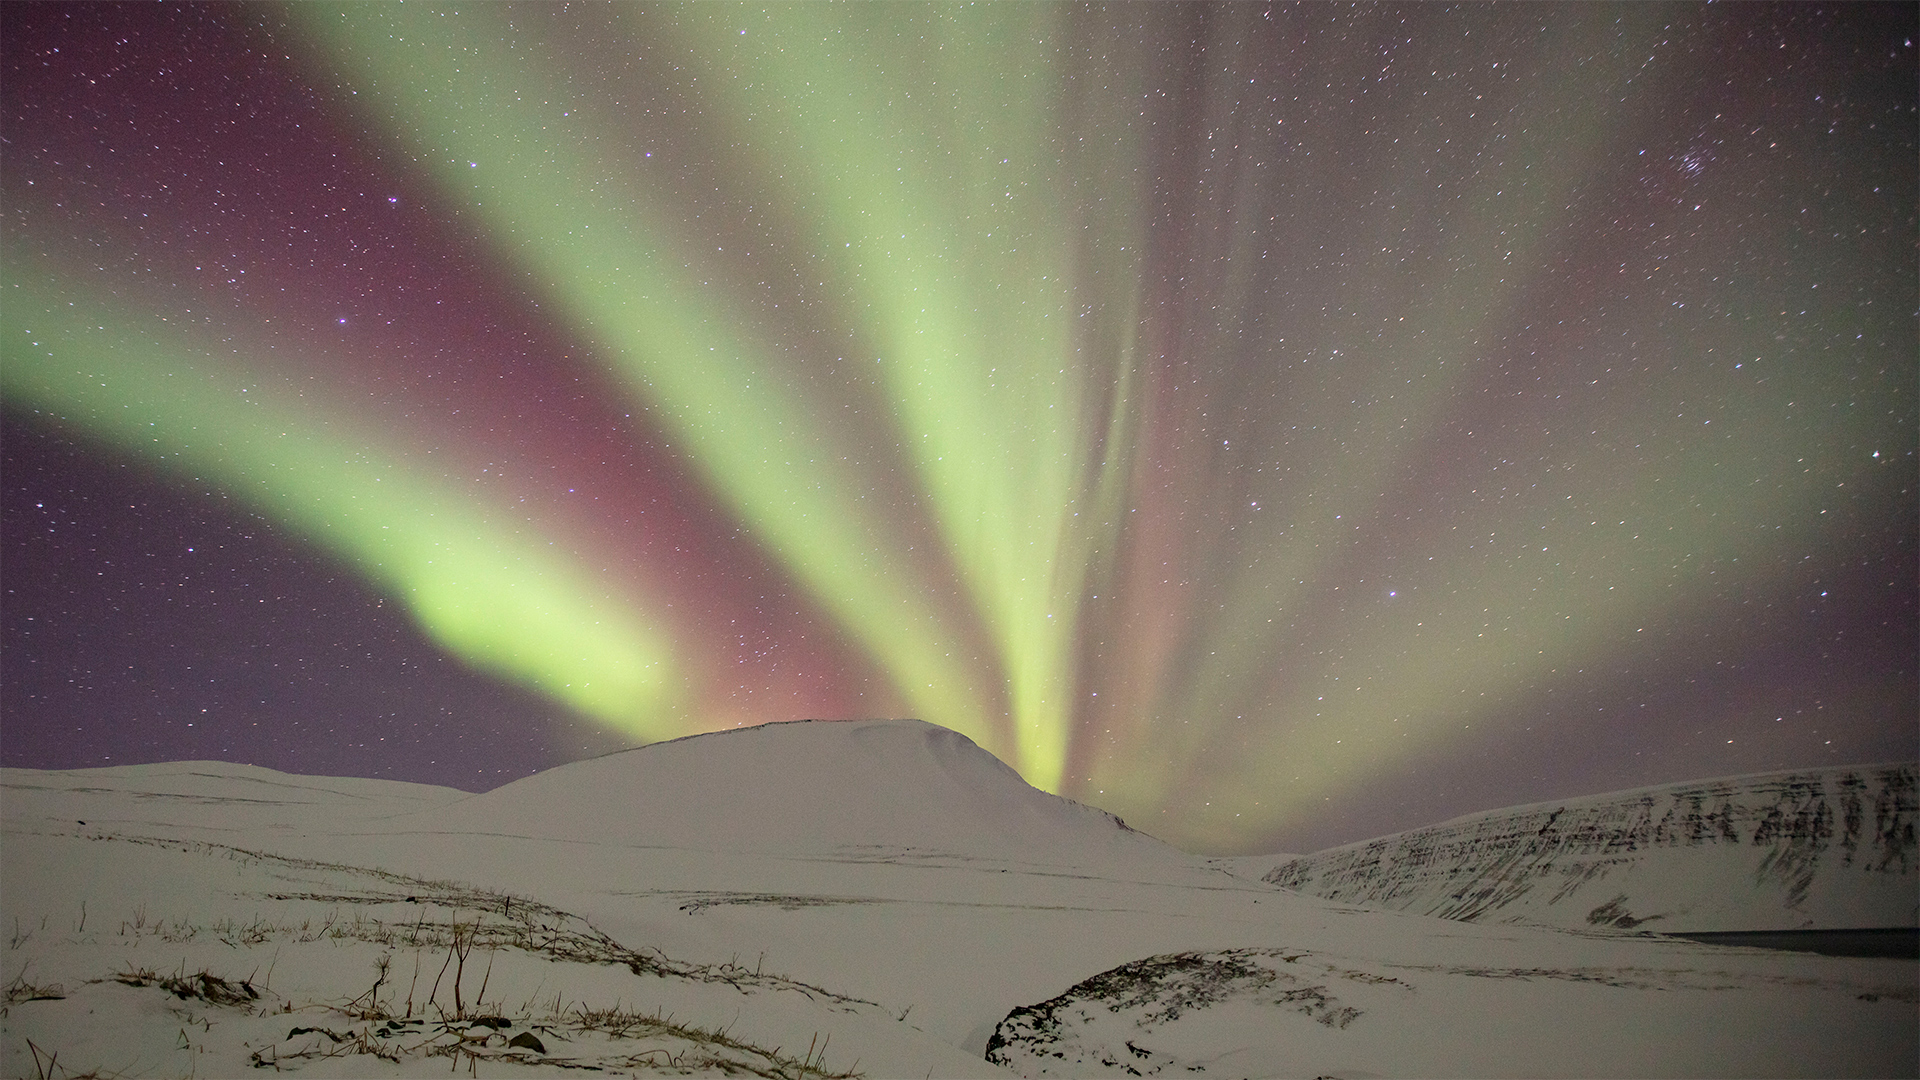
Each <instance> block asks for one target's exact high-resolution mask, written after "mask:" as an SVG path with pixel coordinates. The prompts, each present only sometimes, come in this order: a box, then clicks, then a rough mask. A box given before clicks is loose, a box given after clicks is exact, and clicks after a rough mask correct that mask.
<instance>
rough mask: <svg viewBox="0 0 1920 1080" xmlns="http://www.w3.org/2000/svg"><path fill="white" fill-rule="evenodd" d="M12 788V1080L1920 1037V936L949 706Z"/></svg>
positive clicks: (875, 1066)
mask: <svg viewBox="0 0 1920 1080" xmlns="http://www.w3.org/2000/svg"><path fill="white" fill-rule="evenodd" d="M0 779H3V780H4V785H5V791H4V799H3V800H0V826H4V835H3V836H0V931H4V933H3V934H0V938H4V940H5V941H6V949H5V951H4V953H0V959H4V960H5V961H6V970H5V971H4V972H0V978H6V979H10V981H9V982H7V983H6V984H5V985H4V991H5V994H4V1000H0V1075H7V1076H67V1075H87V1074H89V1073H94V1074H98V1075H127V1076H134V1075H139V1076H174V1075H179V1076H187V1075H199V1076H236V1075H247V1074H253V1073H256V1072H258V1071H260V1070H261V1069H263V1068H272V1069H273V1070H275V1071H276V1072H303V1073H306V1074H307V1075H321V1076H349V1075H352V1076H413V1075H420V1076H426V1075H441V1074H445V1073H447V1072H449V1071H454V1072H459V1073H465V1074H468V1075H488V1076H497V1075H502V1074H509V1075H520V1074H534V1073H548V1074H553V1075H560V1074H563V1073H564V1074H567V1075H575V1074H577V1073H579V1072H580V1071H582V1070H600V1071H604V1072H611V1073H615V1074H619V1075H634V1074H638V1075H654V1074H669V1075H731V1076H741V1075H749V1076H753V1075H757V1076H763V1077H782V1078H787V1080H822V1078H824V1077H833V1076H843V1075H845V1074H847V1073H850V1072H857V1073H861V1074H864V1075H866V1076H869V1077H876V1078H887V1077H904V1076H928V1075H933V1076H943V1077H960V1076H982V1077H985V1076H996V1075H1000V1076H1004V1075H1009V1070H1011V1071H1012V1072H1017V1073H1019V1074H1023V1075H1043V1074H1045V1075H1062V1074H1065V1075H1097V1074H1104V1073H1113V1074H1115V1075H1128V1074H1129V1073H1135V1074H1149V1073H1154V1072H1156V1071H1157V1072H1158V1073H1160V1074H1161V1075H1176V1074H1178V1075H1188V1074H1193V1075H1203V1076H1204V1075H1224V1076H1346V1077H1360V1076H1369V1075H1370V1076H1395V1075H1399V1076H1408V1075H1412V1076H1444V1075H1454V1076H1490V1075H1529V1076H1546V1075H1559V1076H1635V1075H1646V1076H1715V1075H1721V1076H1727V1075H1779V1076H1789V1075H1803V1076H1811V1075H1826V1076H1832V1075H1901V1074H1910V1073H1913V1072H1914V1071H1915V1070H1916V1066H1917V1065H1920V1030H1917V1029H1916V1027H1915V1025H1914V1024H1913V1009H1914V1005H1915V1002H1916V993H1915V985H1916V971H1917V970H1920V966H1917V965H1916V964H1915V963H1914V962H1913V961H1910V960H1896V959H1872V958H1852V957H1833V956H1813V955H1805V954H1790V953H1777V952H1765V951H1762V950H1757V949H1736V948H1725V947H1719V946H1710V945H1701V944H1695V943H1691V942H1684V941H1674V940H1670V939H1661V938H1655V937H1646V936H1642V935H1640V934H1637V933H1626V932H1622V931H1620V930H1619V929H1617V928H1612V927H1606V928H1597V929H1596V928H1589V929H1586V930H1584V931H1582V932H1579V933H1569V932H1563V931H1559V930H1552V929H1546V928H1539V927H1526V926H1515V925H1500V926H1487V925H1474V924H1470V923H1461V922H1449V921H1446V920H1441V919H1435V918H1430V917H1424V916H1416V915H1411V914H1406V913H1402V912H1392V911H1380V910H1373V909H1363V908H1356V907H1352V906H1349V905H1344V904H1339V903H1334V902H1330V901H1327V900H1323V899H1320V898H1317V897H1312V896H1307V895H1303V894H1300V893H1295V892H1288V891H1284V890H1278V889H1274V888H1273V887H1271V886H1270V885H1267V884H1265V883H1262V882H1259V881H1257V880H1254V879H1253V878H1250V877H1248V876H1246V870H1245V869H1244V868H1243V867H1242V866H1240V865H1239V863H1237V862H1227V863H1222V862H1220V861H1214V860H1206V859H1201V858H1197V857H1191V856H1187V855H1185V854H1183V853H1181V852H1178V851H1176V850H1174V849H1172V848H1170V847H1168V846H1166V845H1164V844H1160V843H1158V842H1157V841H1154V840H1152V839H1151V838H1148V837H1145V836H1142V835H1140V834H1138V833H1134V832H1132V831H1130V830H1127V829H1125V828H1123V827H1122V826H1121V825H1120V824H1119V823H1118V822H1116V821H1115V820H1114V819H1112V818H1111V817H1109V816H1107V815H1105V814H1103V813H1101V812H1099V811H1097V810H1092V809H1090V808H1087V807H1083V806H1079V805H1077V804H1074V803H1072V802H1069V801H1067V800H1063V799H1057V798H1054V797H1053V796H1050V795H1045V794H1043V793H1041V792H1038V791H1035V790H1034V789H1032V788H1031V787H1028V786H1027V785H1026V784H1025V783H1024V782H1023V781H1021V780H1020V779H1019V777H1018V776H1016V775H1015V774H1014V773H1013V772H1012V771H1011V770H1009V769H1007V768H1006V767H1005V766H1003V765H1001V764H1000V763H999V762H998V761H996V760H994V759H993V758H991V757H990V756H989V755H986V754H985V753H983V752H982V751H980V750H979V748H978V747H975V746H974V745H973V744H972V743H970V742H968V741H967V740H965V739H964V738H961V737H960V736H958V735H955V734H953V733H951V732H946V731H944V730H942V729H939V728H935V727H932V726H930V725H926V724H920V723H917V722H912V721H890V722H873V723H813V724H789V725H777V726H769V727H766V728H759V729H749V730H745V731H738V732H728V733H723V734H714V735H707V736H700V737H696V738H691V739H685V740H681V741H679V742H675V743H669V744H663V745H659V746H654V747H648V748H645V749H642V750H638V751H632V752H628V753H624V754H617V755H611V756H609V757H605V758H600V759H597V760H594V761H588V762H581V763H577V764H575V765H569V766H565V767H562V768H560V769H556V770H553V771H552V772H550V773H546V774H542V775H541V776H537V777H532V778H529V779H527V780H524V781H521V782H518V783H515V784H510V785H507V786H506V787H503V788H500V789H498V790H496V791H493V792H489V793H487V794H485V795H480V796H466V795H463V794H462V793H459V792H452V791H449V790H447V789H441V788H422V787H417V786H414V785H404V784H382V783H380V782H377V781H350V780H349V781H340V780H330V779H325V778H313V777H293V776H286V775H284V774H278V773H272V772H270V771H268V770H254V769H248V768H244V767H233V766H223V765H213V764H209V763H188V764H184V765H171V766H142V767H136V768H132V769H125V770H88V771H86V772H79V773H45V772H32V771H28V770H17V769H10V770H4V774H3V776H0ZM54 1055H58V1057H57V1061H55V1060H54V1059H53V1056H54Z"/></svg>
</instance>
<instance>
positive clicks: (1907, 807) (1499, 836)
mask: <svg viewBox="0 0 1920 1080" xmlns="http://www.w3.org/2000/svg"><path fill="white" fill-rule="evenodd" d="M1914 828H1915V767H1914V766H1913V765H1911V764H1896V765H1872V766H1851V767H1837V768H1830V769H1817V770H1798V771H1794V772H1777V773H1763V774H1759V775H1754V776H1736V777H1727V778H1723V779H1718V780H1702V781H1695V782H1692V783H1686V784H1670V785H1665V786H1661V787H1649V788H1640V789H1636V790H1633V791H1621V792H1614V793H1611V794H1606V795H1594V796H1589V797H1586V798H1580V799H1565V800H1560V801H1557V802H1550V803H1536V804H1534V805H1531V806H1517V807H1511V808H1508V809H1504V810H1493V811H1489V812H1486V813H1481V814H1472V815H1468V816H1466V817H1460V818H1455V819H1454V820H1452V821H1448V822H1443V823H1441V824H1438V825H1429V826H1427V827H1425V828H1421V829H1413V830H1410V831H1408V832H1403V833H1396V834H1394V835H1392V836H1383V837H1380V838H1378V839H1375V840H1366V841H1362V842H1360V843H1356V844H1348V845H1346V846H1344V847H1337V848H1330V849H1328V850H1326V851H1319V852H1315V853H1314V854H1311V855H1304V856H1297V857H1293V858H1290V859H1287V860H1286V861H1283V862H1279V863H1278V864H1277V865H1275V866H1274V867H1273V869H1271V870H1270V871H1268V872H1267V873H1266V874H1265V875H1263V880H1265V881H1267V882H1270V883H1272V884H1274V885H1278V886H1280V887H1281V888H1285V889H1292V890H1296V891H1299V892H1304V893H1309V894H1312V895H1314V896H1320V897H1325V898H1327V899H1330V900H1338V901H1342V902H1345V903H1354V904H1367V905H1371V906H1377V907H1384V908H1390V909H1393V910H1397V911H1407V912H1412V913H1416V914H1420V915H1435V916H1439V917H1441V918H1446V919H1460V920H1465V921H1482V922H1521V921H1524V922H1531V923H1543V924H1546V925H1551V926H1564V927H1570V928H1585V927H1593V926H1603V927H1618V928H1622V929H1631V928H1634V927H1639V928H1642V929H1645V930H1653V931H1658V932H1663V933H1712V932H1726V931H1757V930H1810V929H1818V930H1837V929H1863V928H1880V927H1911V926H1914V925H1916V922H1920V876H1917V875H1916V871H1917V870H1920V851H1916V846H1915V838H1914Z"/></svg>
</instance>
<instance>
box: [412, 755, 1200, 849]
mask: <svg viewBox="0 0 1920 1080" xmlns="http://www.w3.org/2000/svg"><path fill="white" fill-rule="evenodd" d="M434 822H444V823H446V824H447V825H448V826H449V827H457V828H458V829H461V830H465V831H487V830H497V831H514V832H517V833H519V834H521V835H529V836H539V837H542V838H546V839H556V840H571V841H593V842H603V843H620V844H644V845H654V846H672V847H679V848H697V849H704V850H709V851H730V852H761V853H793V852H796V851H808V852H834V853H842V854H856V853H860V852H866V853H871V854H875V855H880V854H892V853H905V852H913V853H916V854H918V855H922V856H931V855H938V854H942V853H945V854H965V855H972V856H982V855H989V856H992V857H994V858H1000V859H1021V858H1038V859H1045V860H1048V861H1057V860H1061V859H1066V860H1069V861H1074V860H1082V861H1084V860H1087V859H1105V858H1121V859H1126V860H1137V859H1139V858H1142V857H1146V858H1151V859H1161V860H1176V861H1179V862H1182V863H1184V862H1185V861H1186V856H1185V855H1183V854H1182V853H1180V852H1178V851H1176V850H1174V849H1172V848H1169V847H1167V846H1166V845H1164V844H1162V843H1160V842H1159V841H1158V840H1154V839H1152V838H1151V837H1148V836H1145V835H1143V834H1141V833H1137V832H1134V831H1133V830H1132V829H1129V828H1127V827H1126V825H1125V824H1123V823H1122V822H1121V821H1120V819H1119V818H1116V817H1114V816H1113V815H1112V814H1109V813H1107V812H1105V811H1103V810H1096V809H1094V808H1092V807H1089V806H1084V805H1082V804H1080V803H1077V802H1073V801H1072V800H1070V799H1063V798H1061V797H1059V796H1058V795H1050V794H1048V793H1047V792H1044V791H1041V790H1039V789H1038V788H1035V787H1033V786H1032V785H1030V784H1028V783H1027V782H1026V781H1025V780H1024V779H1022V778H1021V776H1020V774H1019V773H1017V772H1015V771H1014V770H1013V769H1011V768H1008V767H1007V765H1006V764H1005V763H1004V762H1002V761H1001V760H1000V759H999V758H996V757H994V756H993V755H992V754H989V753H987V752H986V751H985V750H982V749H981V748H980V747H979V746H977V745H975V744H974V742H973V740H971V739H969V738H967V737H966V736H965V735H962V734H960V733H959V732H957V731H950V730H948V729H946V728H943V727H939V726H937V725H934V724H928V723H924V722H922V721H919V720H864V721H862V720H854V721H835V722H821V721H805V720H802V721H796V722H793V723H776V724H764V725H761V726H759V727H751V728H741V729H738V730H734V731H720V732H713V733H711V734H706V735H695V736H691V737H688V738H684V739H675V740H673V741H671V742H663V743H654V744H652V745H650V746H643V747H640V748H638V749H635V750H624V751H621V752H619V753H615V754H608V755H606V756H604V757H599V758H594V759H591V760H588V761H578V762H574V763H572V764H568V765H562V766H559V767H558V768H554V769H549V770H547V771H546V772H543V773H539V774H536V775H534V776H529V777H526V778H525V779H522V780H516V781H514V782H513V783H510V784H507V785H505V786H504V787H499V788H496V789H494V790H493V791H489V792H487V793H486V794H484V795H476V796H472V797H470V798H467V799H464V800H461V801H459V802H456V803H450V804H447V805H445V806H443V807H441V808H439V809H438V810H435V811H432V812H428V813H423V814H421V815H419V816H418V817H417V818H415V819H414V821H413V823H412V826H411V827H419V828H425V827H431V824H430V823H434Z"/></svg>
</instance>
